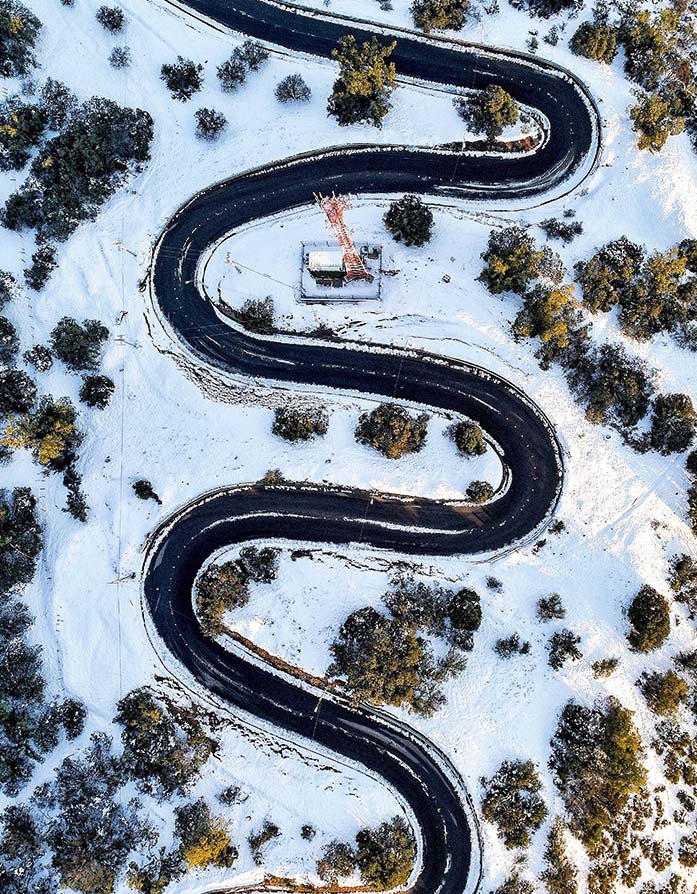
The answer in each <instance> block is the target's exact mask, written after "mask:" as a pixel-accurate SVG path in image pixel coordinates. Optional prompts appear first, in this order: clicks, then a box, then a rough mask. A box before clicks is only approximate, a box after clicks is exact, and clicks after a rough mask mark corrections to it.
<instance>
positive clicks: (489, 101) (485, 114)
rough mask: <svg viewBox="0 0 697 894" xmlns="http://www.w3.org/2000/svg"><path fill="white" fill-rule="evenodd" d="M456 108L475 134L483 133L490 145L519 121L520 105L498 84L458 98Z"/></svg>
mask: <svg viewBox="0 0 697 894" xmlns="http://www.w3.org/2000/svg"><path fill="white" fill-rule="evenodd" d="M454 103H455V108H456V109H457V111H458V112H459V114H460V117H461V118H462V120H463V121H464V122H465V124H466V125H467V126H468V128H469V129H470V130H471V131H472V132H473V133H483V134H484V135H485V136H486V138H487V140H488V141H489V142H490V143H493V142H494V140H496V138H497V137H500V136H501V134H502V133H503V132H504V130H505V129H506V128H507V127H510V126H511V125H513V124H515V123H516V121H517V120H518V116H519V110H518V103H517V102H516V101H515V100H514V99H513V97H512V96H511V94H510V93H507V92H506V91H505V90H504V89H503V87H499V86H498V84H489V86H488V87H485V88H484V90H478V91H477V92H476V93H473V94H470V95H468V96H461V97H457V98H456V99H455V100H454Z"/></svg>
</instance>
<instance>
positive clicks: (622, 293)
mask: <svg viewBox="0 0 697 894" xmlns="http://www.w3.org/2000/svg"><path fill="white" fill-rule="evenodd" d="M643 261H644V250H643V249H642V248H641V246H639V245H636V244H635V243H634V242H631V241H630V240H629V239H627V237H626V236H621V237H620V238H619V239H615V240H614V241H612V242H608V243H607V245H604V246H602V248H600V249H598V251H597V252H596V253H595V254H594V255H593V256H592V257H591V258H589V259H588V261H579V262H578V263H577V264H576V267H575V270H576V278H577V279H578V281H579V283H580V285H581V292H582V297H583V303H584V304H585V305H586V307H588V309H589V310H591V311H592V312H593V313H595V312H597V311H599V310H602V311H609V310H611V309H612V308H613V307H614V305H615V304H617V303H623V301H624V300H625V299H626V295H627V294H628V291H629V287H630V285H631V283H632V282H633V281H634V278H635V277H636V276H637V274H638V273H639V270H640V269H641V265H642V263H643Z"/></svg>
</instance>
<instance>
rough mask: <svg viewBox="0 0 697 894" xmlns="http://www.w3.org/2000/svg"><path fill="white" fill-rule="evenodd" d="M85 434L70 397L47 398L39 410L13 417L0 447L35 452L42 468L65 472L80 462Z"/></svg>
mask: <svg viewBox="0 0 697 894" xmlns="http://www.w3.org/2000/svg"><path fill="white" fill-rule="evenodd" d="M82 439H83V434H82V432H81V431H80V430H79V428H78V427H77V413H76V411H75V408H74V407H73V405H72V404H71V402H70V401H69V400H68V399H67V398H61V399H60V400H54V399H53V398H52V397H51V396H50V395H44V396H43V397H42V398H41V399H40V400H39V402H38V404H37V405H36V408H35V409H33V410H30V411H29V412H27V413H24V414H21V415H18V416H12V417H11V418H10V420H9V421H8V422H7V424H6V425H5V428H4V431H3V432H2V435H1V436H0V444H2V445H4V446H5V447H10V448H11V449H12V450H22V449H26V450H31V452H32V454H33V455H34V459H35V460H36V462H38V463H39V465H41V466H44V467H45V468H47V469H50V470H51V471H53V472H63V471H64V470H65V469H67V467H68V466H70V465H72V464H73V463H74V462H75V460H76V459H77V451H78V448H79V446H80V444H81V442H82Z"/></svg>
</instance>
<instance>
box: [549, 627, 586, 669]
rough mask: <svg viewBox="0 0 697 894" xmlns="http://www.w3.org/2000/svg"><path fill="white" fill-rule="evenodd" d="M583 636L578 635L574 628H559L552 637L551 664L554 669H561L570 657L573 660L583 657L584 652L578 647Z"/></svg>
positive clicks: (550, 642)
mask: <svg viewBox="0 0 697 894" xmlns="http://www.w3.org/2000/svg"><path fill="white" fill-rule="evenodd" d="M580 642H581V637H580V636H577V635H576V634H575V633H574V632H573V630H567V629H566V628H565V629H564V630H559V631H557V632H556V633H553V634H552V636H551V637H550V640H549V644H548V648H549V666H550V667H551V668H553V669H554V670H561V668H562V667H563V666H564V665H565V664H566V662H567V661H568V660H569V658H570V659H571V660H572V661H578V660H579V659H580V658H583V652H581V650H580V649H579V648H578V646H579V643H580Z"/></svg>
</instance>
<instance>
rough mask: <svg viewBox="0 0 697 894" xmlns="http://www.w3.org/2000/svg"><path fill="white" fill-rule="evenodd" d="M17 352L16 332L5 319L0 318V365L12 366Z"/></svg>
mask: <svg viewBox="0 0 697 894" xmlns="http://www.w3.org/2000/svg"><path fill="white" fill-rule="evenodd" d="M18 350H19V336H18V335H17V330H16V329H15V327H14V326H13V325H12V323H10V321H9V320H8V319H7V317H0V364H2V365H3V366H14V363H15V357H16V355H17V351H18Z"/></svg>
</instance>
